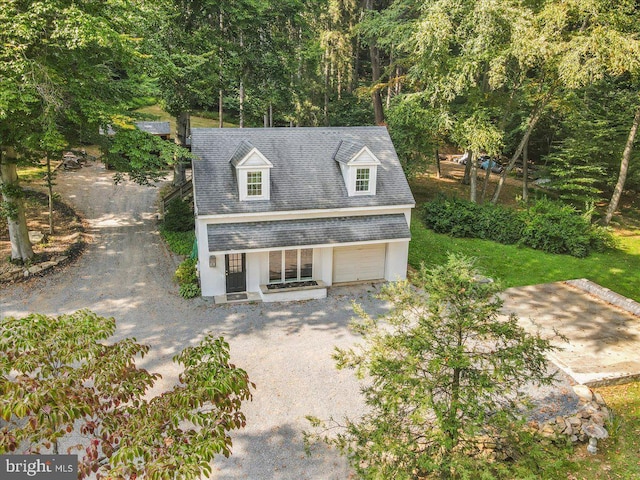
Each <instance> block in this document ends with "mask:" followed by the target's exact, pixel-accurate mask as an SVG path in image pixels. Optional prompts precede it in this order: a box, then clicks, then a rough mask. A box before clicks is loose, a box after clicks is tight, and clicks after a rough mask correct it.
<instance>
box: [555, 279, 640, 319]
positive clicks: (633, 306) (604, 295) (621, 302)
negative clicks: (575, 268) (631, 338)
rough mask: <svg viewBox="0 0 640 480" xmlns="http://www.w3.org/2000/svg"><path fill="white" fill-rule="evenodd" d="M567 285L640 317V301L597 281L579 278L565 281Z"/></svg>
mask: <svg viewBox="0 0 640 480" xmlns="http://www.w3.org/2000/svg"><path fill="white" fill-rule="evenodd" d="M564 283H565V284H567V285H570V286H572V287H576V288H578V289H580V290H582V291H584V292H586V293H589V294H591V295H593V296H595V297H597V298H599V299H600V300H602V301H604V302H607V303H610V304H611V305H615V306H616V307H619V308H621V309H623V310H625V311H627V312H629V313H631V314H632V315H635V316H637V317H640V303H638V302H636V301H635V300H632V299H630V298H627V297H624V296H622V295H620V294H619V293H616V292H614V291H613V290H609V289H608V288H605V287H603V286H601V285H598V284H597V283H594V282H592V281H591V280H588V279H586V278H579V279H576V280H567V281H565V282H564Z"/></svg>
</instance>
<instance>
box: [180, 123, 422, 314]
mask: <svg viewBox="0 0 640 480" xmlns="http://www.w3.org/2000/svg"><path fill="white" fill-rule="evenodd" d="M191 135H192V137H191V138H192V140H191V141H192V152H193V153H194V155H195V157H196V159H194V160H193V187H194V208H195V216H196V227H195V228H196V241H197V249H198V271H199V275H200V284H201V288H202V295H203V296H214V297H217V298H216V299H217V300H226V298H227V297H226V296H227V295H229V296H230V297H229V298H230V299H231V298H246V297H247V295H249V297H250V298H261V299H262V300H263V301H265V302H269V301H283V300H301V299H309V298H323V297H325V296H326V292H327V287H329V286H331V285H333V284H341V283H346V282H363V281H376V280H389V281H393V280H398V279H404V278H406V273H407V254H408V248H409V240H410V236H411V235H410V232H409V224H410V217H411V209H412V208H413V207H414V206H415V200H414V199H413V195H412V194H411V190H410V189H409V185H408V183H407V180H406V177H405V175H404V173H403V171H402V167H401V166H400V163H399V161H398V157H397V155H396V152H395V149H394V147H393V143H392V142H391V138H390V137H389V134H388V132H387V130H386V128H385V127H336V128H245V129H204V128H194V129H192V133H191ZM218 296H219V297H218Z"/></svg>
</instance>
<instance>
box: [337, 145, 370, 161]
mask: <svg viewBox="0 0 640 480" xmlns="http://www.w3.org/2000/svg"><path fill="white" fill-rule="evenodd" d="M363 148H364V144H362V143H359V142H350V141H348V140H343V141H341V142H340V145H339V146H338V150H337V151H336V154H335V155H334V156H333V158H334V159H335V161H336V162H340V163H349V162H350V161H351V160H352V159H353V157H354V156H355V155H356V154H357V153H358V152H359V151H360V150H362V149H363Z"/></svg>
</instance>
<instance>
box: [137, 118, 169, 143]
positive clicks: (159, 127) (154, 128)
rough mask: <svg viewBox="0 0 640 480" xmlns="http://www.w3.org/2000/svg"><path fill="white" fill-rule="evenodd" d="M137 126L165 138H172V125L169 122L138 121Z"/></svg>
mask: <svg viewBox="0 0 640 480" xmlns="http://www.w3.org/2000/svg"><path fill="white" fill-rule="evenodd" d="M136 127H138V129H139V130H142V131H143V132H147V133H150V134H151V135H156V136H158V137H160V138H161V139H163V140H169V139H170V138H171V126H170V125H169V122H136Z"/></svg>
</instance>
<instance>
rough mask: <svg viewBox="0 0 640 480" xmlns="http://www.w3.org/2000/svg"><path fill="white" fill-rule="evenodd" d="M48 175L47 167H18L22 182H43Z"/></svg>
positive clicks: (41, 165) (44, 165) (42, 165)
mask: <svg viewBox="0 0 640 480" xmlns="http://www.w3.org/2000/svg"><path fill="white" fill-rule="evenodd" d="M52 163H53V162H52ZM46 174H47V165H46V164H38V165H24V166H23V165H21V166H19V167H18V176H19V178H20V181H26V182H33V181H38V180H42V179H43V178H44V176H45V175H46Z"/></svg>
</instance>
